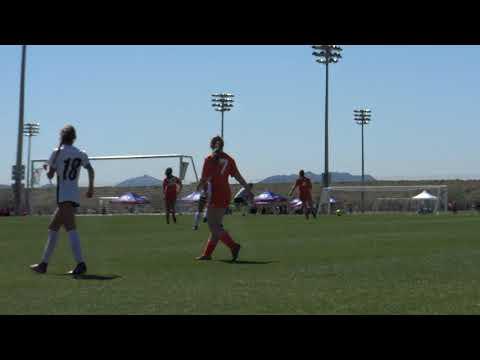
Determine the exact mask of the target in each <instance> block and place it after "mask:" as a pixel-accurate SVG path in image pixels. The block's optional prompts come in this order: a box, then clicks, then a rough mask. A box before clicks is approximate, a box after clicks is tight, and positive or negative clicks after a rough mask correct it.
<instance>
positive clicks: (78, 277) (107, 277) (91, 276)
mask: <svg viewBox="0 0 480 360" xmlns="http://www.w3.org/2000/svg"><path fill="white" fill-rule="evenodd" d="M55 275H57V276H70V277H71V278H73V279H75V280H115V279H118V278H121V276H120V275H94V274H83V275H72V274H55Z"/></svg>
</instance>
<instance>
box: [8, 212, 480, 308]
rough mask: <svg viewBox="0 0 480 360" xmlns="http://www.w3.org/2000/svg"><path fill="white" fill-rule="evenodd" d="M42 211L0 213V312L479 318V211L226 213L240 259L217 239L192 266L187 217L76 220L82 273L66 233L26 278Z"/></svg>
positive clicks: (195, 238)
mask: <svg viewBox="0 0 480 360" xmlns="http://www.w3.org/2000/svg"><path fill="white" fill-rule="evenodd" d="M48 221H49V218H47V217H23V218H13V217H11V218H0V229H1V233H0V253H1V256H2V266H1V271H0V289H1V291H2V296H1V297H0V314H478V313H480V276H479V264H480V240H479V238H478V236H479V235H478V234H479V233H480V218H479V217H478V216H476V215H473V214H470V215H468V214H465V215H457V216H454V215H438V216H435V215H431V216H414V215H399V216H391V215H376V216H369V215H365V216H361V215H358V216H342V217H336V216H330V217H326V216H323V217H320V218H318V219H317V220H313V221H312V220H311V221H309V222H307V221H306V220H305V219H304V217H303V216H247V217H242V216H237V215H234V216H229V217H226V220H225V225H226V227H227V228H228V229H229V230H230V232H231V234H232V235H233V236H234V239H235V240H237V241H238V242H240V243H241V244H242V246H243V248H242V251H241V253H240V258H239V262H238V263H230V262H229V259H230V253H229V251H228V249H227V248H226V247H225V246H224V245H223V244H219V246H218V247H217V250H216V252H215V253H214V260H213V261H211V262H196V261H194V257H195V256H197V255H199V254H200V252H201V249H202V247H203V245H204V242H205V239H206V237H207V227H206V226H205V225H206V224H202V226H201V228H200V230H199V231H197V232H194V231H192V229H191V225H192V217H191V216H186V215H183V216H179V224H177V225H174V224H172V225H169V226H167V225H166V224H165V221H164V218H163V217H160V216H105V217H79V218H78V219H77V221H78V225H79V230H80V236H81V240H82V245H83V249H84V255H85V258H86V261H87V265H88V273H87V275H86V276H84V277H83V278H79V279H73V278H72V277H70V276H67V275H63V274H64V273H65V272H66V271H67V270H70V269H71V268H72V266H73V265H74V262H73V258H72V255H71V252H70V245H69V243H68V239H67V237H66V234H65V232H62V233H61V235H60V241H59V246H58V247H57V249H56V252H55V253H54V255H53V257H52V259H51V264H50V266H49V272H48V273H47V274H46V275H39V274H35V273H33V272H31V271H30V269H29V268H28V266H29V265H30V264H32V263H35V262H38V261H39V260H40V256H41V253H42V250H43V246H44V244H45V241H46V227H47V224H48Z"/></svg>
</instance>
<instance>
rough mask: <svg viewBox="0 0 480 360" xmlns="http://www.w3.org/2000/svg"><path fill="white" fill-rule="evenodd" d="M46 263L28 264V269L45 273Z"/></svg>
mask: <svg viewBox="0 0 480 360" xmlns="http://www.w3.org/2000/svg"><path fill="white" fill-rule="evenodd" d="M47 266H48V264H47V263H44V262H41V263H40V264H34V265H30V269H32V271H35V272H36V273H39V274H45V273H46V272H47Z"/></svg>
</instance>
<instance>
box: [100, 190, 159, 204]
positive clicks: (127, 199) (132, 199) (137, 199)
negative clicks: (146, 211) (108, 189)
mask: <svg viewBox="0 0 480 360" xmlns="http://www.w3.org/2000/svg"><path fill="white" fill-rule="evenodd" d="M110 202H112V203H117V204H125V205H144V204H149V203H150V201H149V200H148V198H147V197H146V196H141V195H138V194H136V193H133V192H128V193H125V194H123V195H121V196H119V197H118V198H116V199H111V200H110Z"/></svg>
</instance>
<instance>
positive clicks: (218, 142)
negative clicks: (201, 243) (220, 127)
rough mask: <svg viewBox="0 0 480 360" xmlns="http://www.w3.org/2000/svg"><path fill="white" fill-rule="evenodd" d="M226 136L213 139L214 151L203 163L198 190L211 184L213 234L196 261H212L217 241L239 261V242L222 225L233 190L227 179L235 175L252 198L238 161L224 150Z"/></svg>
mask: <svg viewBox="0 0 480 360" xmlns="http://www.w3.org/2000/svg"><path fill="white" fill-rule="evenodd" d="M223 145H224V143H223V139H222V138H221V137H220V136H216V137H214V138H213V139H212V140H211V141H210V148H211V149H212V154H211V155H209V156H208V157H207V158H206V159H205V162H204V164H203V170H202V178H201V179H200V183H199V184H198V186H197V191H199V190H202V189H203V188H204V187H205V185H206V183H207V182H210V185H211V195H210V201H209V204H208V217H207V221H208V227H209V229H210V236H209V238H208V241H207V244H206V246H205V249H204V251H203V254H202V256H200V257H198V258H197V260H211V259H212V253H213V251H214V250H215V247H216V246H217V243H218V241H219V240H220V241H221V242H223V243H224V244H225V245H226V246H227V247H228V248H230V251H231V252H232V261H235V260H237V258H238V254H239V252H240V244H237V243H236V242H235V241H233V239H232V237H231V236H230V234H229V233H228V232H227V231H226V230H225V229H224V228H223V216H224V215H225V212H226V210H227V208H228V206H229V204H230V200H231V197H232V193H231V190H230V185H229V183H228V178H229V177H230V176H231V177H233V178H235V179H236V180H237V181H238V182H239V183H240V184H241V185H242V186H243V187H245V189H246V194H245V195H246V196H247V197H250V198H251V197H252V196H253V195H252V193H251V191H250V187H249V186H248V184H247V182H246V181H245V179H244V178H243V177H242V175H241V174H240V172H239V171H238V169H237V165H236V164H235V160H234V159H233V158H232V157H231V156H229V155H227V154H226V153H224V152H223Z"/></svg>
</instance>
